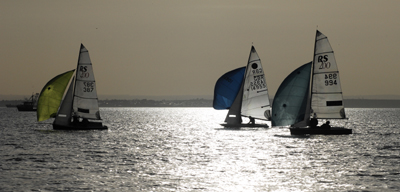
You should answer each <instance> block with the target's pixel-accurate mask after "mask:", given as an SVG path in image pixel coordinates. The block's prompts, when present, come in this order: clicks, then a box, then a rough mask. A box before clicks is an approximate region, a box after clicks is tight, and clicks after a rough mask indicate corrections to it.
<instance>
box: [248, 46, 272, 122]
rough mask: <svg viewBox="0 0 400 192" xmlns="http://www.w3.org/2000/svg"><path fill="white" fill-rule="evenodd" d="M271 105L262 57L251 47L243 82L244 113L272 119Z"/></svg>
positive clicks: (258, 117)
mask: <svg viewBox="0 0 400 192" xmlns="http://www.w3.org/2000/svg"><path fill="white" fill-rule="evenodd" d="M270 111H271V105H270V101H269V96H268V88H267V83H266V81H265V75H264V70H263V67H262V64H261V60H260V57H259V56H258V54H257V51H256V49H255V48H254V46H252V47H251V51H250V56H249V60H248V63H247V68H246V74H245V79H244V84H243V98H242V115H243V116H251V117H253V118H257V119H270Z"/></svg>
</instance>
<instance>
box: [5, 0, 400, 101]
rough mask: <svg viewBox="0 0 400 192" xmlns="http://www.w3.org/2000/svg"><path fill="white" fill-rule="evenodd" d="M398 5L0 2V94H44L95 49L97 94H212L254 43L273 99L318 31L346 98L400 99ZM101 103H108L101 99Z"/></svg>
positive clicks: (348, 1)
mask: <svg viewBox="0 0 400 192" xmlns="http://www.w3.org/2000/svg"><path fill="white" fill-rule="evenodd" d="M399 8H400V1H396V0H393V1H389V0H384V1H378V0H374V1H369V0H343V1H338V0H335V1H304V0H303V1H297V0H294V1H285V0H284V1H266V0H260V1H248V0H246V1H244V0H241V1H237V0H218V1H216V0H209V1H207V0H198V1H195V0H180V1H174V0H168V1H164V0H159V1H147V0H146V1H145V0H142V1H134V0H131V1H114V0H113V1H111V0H107V1H100V0H92V1H85V0H76V1H74V0H68V1H53V0H49V1H44V0H42V1H40V0H39V1H32V0H25V1H18V0H2V1H0V26H1V27H0V31H1V32H0V50H1V51H0V65H1V71H0V82H1V84H0V90H1V92H0V95H29V94H31V93H32V92H40V90H41V89H42V87H43V86H44V85H45V83H46V82H47V81H48V80H50V79H51V78H53V77H54V76H56V75H58V74H60V73H63V72H65V71H67V70H70V69H74V68H75V67H76V64H77V59H78V52H79V46H80V44H81V43H83V44H84V45H85V46H86V48H87V49H88V50H89V53H90V57H91V60H92V63H93V68H94V72H95V76H96V81H97V91H98V94H99V95H165V96H170V95H213V91H214V85H215V82H216V80H217V79H218V78H219V77H220V76H221V75H222V74H224V73H225V72H227V71H229V70H232V69H235V68H238V67H241V66H244V65H246V64H247V59H248V56H249V52H250V48H251V45H252V43H253V45H254V46H255V48H256V50H257V52H258V54H259V56H260V58H261V62H262V64H263V67H264V70H265V74H266V80H267V85H268V88H269V90H270V95H274V94H275V92H276V90H277V89H278V87H279V85H280V83H281V82H282V81H283V79H284V78H285V77H286V76H287V75H288V74H289V73H290V72H292V71H293V70H294V69H295V68H297V67H299V66H300V65H302V64H304V63H307V62H309V61H311V60H312V56H313V49H314V38H315V31H316V29H318V30H320V31H321V32H322V33H324V34H325V35H326V36H328V38H329V41H330V43H331V45H332V48H333V50H334V51H335V57H336V61H337V63H338V67H339V70H340V78H341V82H342V89H343V93H344V96H345V97H346V96H354V95H388V94H390V95H400V89H399V79H400V74H399V72H400V63H399V61H398V60H397V58H398V57H400V52H399V51H400V19H399V18H400V11H399ZM100 99H101V98H100Z"/></svg>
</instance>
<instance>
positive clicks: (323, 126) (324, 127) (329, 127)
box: [321, 121, 331, 129]
mask: <svg viewBox="0 0 400 192" xmlns="http://www.w3.org/2000/svg"><path fill="white" fill-rule="evenodd" d="M330 123H331V122H329V121H327V122H326V123H325V124H323V125H321V129H331V126H330V125H329V124H330Z"/></svg>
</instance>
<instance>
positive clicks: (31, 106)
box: [7, 93, 39, 111]
mask: <svg viewBox="0 0 400 192" xmlns="http://www.w3.org/2000/svg"><path fill="white" fill-rule="evenodd" d="M38 97H39V93H36V94H32V96H31V97H29V99H26V101H24V102H23V103H22V104H19V105H17V106H16V107H17V109H18V111H36V107H37V98H38ZM7 107H9V106H8V105H7Z"/></svg>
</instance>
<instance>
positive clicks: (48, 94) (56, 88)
mask: <svg viewBox="0 0 400 192" xmlns="http://www.w3.org/2000/svg"><path fill="white" fill-rule="evenodd" d="M74 71H75V69H74V70H71V71H67V72H65V73H62V74H60V75H57V76H55V77H54V78H53V79H51V80H50V81H49V82H47V83H46V85H45V86H44V87H43V89H42V91H41V92H40V95H39V99H38V103H37V112H36V115H37V120H38V121H44V120H46V119H49V118H51V117H55V116H56V114H57V111H58V108H59V106H60V103H61V100H62V98H63V95H64V92H65V89H66V88H67V86H68V83H69V81H70V79H71V77H72V75H73V74H74Z"/></svg>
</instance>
